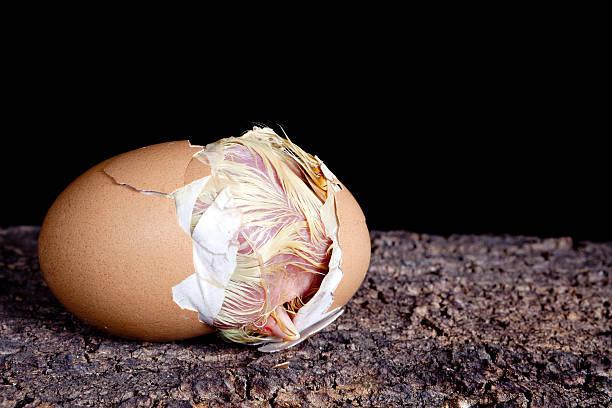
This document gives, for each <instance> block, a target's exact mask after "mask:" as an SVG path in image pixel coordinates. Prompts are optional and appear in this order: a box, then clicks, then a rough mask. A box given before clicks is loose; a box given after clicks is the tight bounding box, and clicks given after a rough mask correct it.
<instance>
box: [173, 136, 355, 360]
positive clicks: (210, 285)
mask: <svg viewBox="0 0 612 408" xmlns="http://www.w3.org/2000/svg"><path fill="white" fill-rule="evenodd" d="M213 145H214V144H213ZM213 145H208V146H206V147H205V148H204V149H203V150H202V151H201V152H198V153H196V154H195V155H194V157H195V158H198V159H199V160H201V161H202V162H204V163H205V164H207V165H209V166H211V167H212V168H213V171H214V163H215V161H216V160H222V158H221V157H219V153H218V152H216V151H215V150H214V146H213ZM315 159H316V160H317V161H318V162H319V164H320V167H321V171H322V172H323V175H324V177H325V178H326V179H327V180H328V182H329V184H328V185H330V186H332V187H331V188H329V189H328V195H327V199H326V201H325V203H324V204H323V206H322V207H321V219H322V221H323V225H324V227H325V233H326V235H327V237H328V238H329V239H330V240H331V241H332V244H331V248H330V249H331V258H330V261H329V271H328V272H327V274H326V275H325V278H323V281H322V283H321V286H320V288H319V290H318V291H317V292H316V294H315V295H314V296H313V297H312V298H311V299H310V300H309V301H308V302H307V303H306V304H305V305H304V306H302V307H301V308H300V309H299V311H298V313H297V314H296V315H295V317H294V319H293V323H294V324H295V326H296V327H297V329H298V331H299V332H300V338H299V339H297V340H293V341H282V340H281V339H278V338H276V337H268V338H266V339H264V341H262V342H261V343H257V344H262V343H268V344H266V345H264V346H262V347H260V348H259V349H258V350H260V351H263V352H275V351H279V350H283V349H286V348H289V347H292V346H295V345H296V344H298V343H300V342H302V341H304V340H305V339H307V338H308V337H309V336H311V335H313V334H314V333H316V332H318V331H320V330H322V329H323V328H325V327H326V326H327V325H329V324H330V323H331V322H333V321H334V320H335V319H337V318H338V317H339V316H340V315H341V314H342V313H343V309H342V308H336V309H334V310H330V311H328V309H329V307H330V306H331V304H332V302H333V300H334V295H333V293H334V291H335V290H336V288H337V287H338V285H339V284H340V281H341V280H342V276H343V272H342V269H341V268H340V263H341V261H342V249H341V248H340V244H339V243H338V217H337V214H336V202H335V197H334V195H335V192H336V191H340V189H341V188H342V187H341V186H340V183H339V182H338V180H337V179H336V177H335V176H334V175H333V173H332V172H331V171H329V169H328V168H327V167H326V166H325V164H323V162H322V161H321V160H320V159H319V158H317V157H315ZM208 182H212V179H211V177H210V176H207V177H204V178H201V179H199V180H196V181H194V182H192V183H190V184H188V185H186V186H184V187H181V188H179V189H177V190H175V191H174V192H172V194H171V197H173V198H174V200H175V203H176V213H177V217H178V222H179V225H180V226H181V228H182V229H183V230H184V231H185V232H186V233H187V234H189V235H190V236H191V239H192V241H193V264H194V268H195V273H194V274H192V275H190V276H189V277H187V278H186V279H185V280H183V281H182V282H180V283H179V284H177V285H175V286H174V287H173V288H172V295H173V299H174V302H176V303H177V304H178V305H179V306H180V307H181V308H183V309H188V310H193V311H196V312H198V318H199V320H200V321H201V322H203V323H206V324H208V325H212V322H213V320H214V318H215V316H216V315H217V314H218V313H219V311H220V310H221V306H222V305H223V301H224V298H225V288H226V286H227V284H228V282H229V281H230V279H231V277H232V274H233V272H234V269H235V267H236V254H237V251H238V239H237V238H238V233H239V231H240V227H241V213H240V210H239V209H238V208H236V207H235V206H234V203H233V200H232V192H231V189H230V188H229V187H226V188H224V189H223V190H221V191H220V192H219V193H218V194H217V197H216V198H215V200H214V201H213V203H212V205H211V206H210V207H208V208H207V209H206V211H205V212H204V214H203V215H202V217H201V218H200V220H199V221H198V223H197V224H196V226H195V228H194V229H193V232H191V228H190V225H191V218H192V213H193V207H194V205H195V202H196V200H197V197H198V195H199V194H200V192H201V191H202V189H203V188H204V187H205V186H206V183H208Z"/></svg>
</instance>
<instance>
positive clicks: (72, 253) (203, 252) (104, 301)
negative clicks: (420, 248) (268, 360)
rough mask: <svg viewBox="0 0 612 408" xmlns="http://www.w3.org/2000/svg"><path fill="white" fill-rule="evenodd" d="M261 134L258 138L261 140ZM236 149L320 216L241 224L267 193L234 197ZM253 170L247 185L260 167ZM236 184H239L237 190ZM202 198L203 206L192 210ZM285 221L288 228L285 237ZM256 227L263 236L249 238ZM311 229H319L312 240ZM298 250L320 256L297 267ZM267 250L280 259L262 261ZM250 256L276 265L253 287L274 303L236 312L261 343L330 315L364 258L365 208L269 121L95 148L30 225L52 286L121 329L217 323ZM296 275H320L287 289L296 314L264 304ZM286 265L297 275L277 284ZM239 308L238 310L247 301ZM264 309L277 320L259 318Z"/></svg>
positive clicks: (171, 331) (153, 332) (158, 337)
mask: <svg viewBox="0 0 612 408" xmlns="http://www.w3.org/2000/svg"><path fill="white" fill-rule="evenodd" d="M258 146H263V147H261V149H264V148H265V149H267V150H265V151H264V150H257V149H259V147H258ZM239 148H240V149H242V150H239ZM223 149H225V150H223ZM232 149H234V150H232ZM237 149H238V150H237ZM262 152H264V153H265V154H264V153H262ZM238 153H240V154H243V153H244V154H243V156H241V157H250V158H249V159H248V160H247V159H245V160H246V161H245V162H244V163H238V164H240V165H241V166H242V167H240V169H247V170H248V172H249V175H248V177H267V178H266V180H268V181H269V182H270V183H276V186H277V187H276V188H277V189H279V191H285V190H286V191H289V190H290V188H292V187H291V183H290V182H289V181H286V180H285V179H283V177H288V178H289V179H291V180H294V181H292V182H293V183H294V184H295V183H296V182H295V180H298V181H297V184H298V185H296V187H295V188H296V190H295V191H307V192H308V193H307V195H308V199H307V200H306V199H304V201H305V202H306V201H307V202H311V203H313V204H312V206H314V207H313V208H314V210H313V211H315V210H316V211H315V213H316V214H315V215H316V216H315V217H314V218H313V216H310V218H309V215H308V214H305V215H302V214H300V216H301V217H302V218H300V219H299V220H302V221H300V223H298V222H295V221H292V222H293V223H294V224H295V225H298V224H299V225H302V224H304V225H307V228H305V229H304V228H303V229H301V230H298V229H299V228H298V227H295V226H293V227H292V228H293V230H292V229H291V225H285V224H290V223H289V222H285V221H283V219H280V218H279V219H278V220H277V219H276V218H275V219H274V222H276V223H280V224H282V223H283V222H284V224H283V225H280V224H279V225H276V224H274V223H273V222H272V221H271V220H269V219H268V220H266V223H263V222H260V223H259V224H257V225H260V224H261V225H264V226H268V225H270V226H269V227H266V228H268V230H265V231H263V232H262V231H260V230H258V229H257V228H255V227H249V226H248V225H247V221H246V220H248V219H249V217H251V218H254V219H256V220H255V221H257V216H256V215H253V214H259V213H258V212H257V211H258V205H262V206H263V205H264V204H263V203H264V201H265V200H263V199H254V200H253V202H252V203H250V204H249V203H246V204H245V203H244V199H241V198H240V197H247V198H248V197H251V195H252V194H254V193H251V192H250V190H249V191H246V189H247V187H243V185H242V184H240V183H238V184H237V183H236V181H235V180H234V179H235V178H237V176H236V174H234V173H232V171H245V170H233V169H235V168H238V167H235V166H236V165H237V163H236V162H237V161H240V160H238V159H236V157H238ZM247 153H248V154H247ZM232 154H233V156H232ZM249 155H250V156H249ZM265 155H269V157H270V163H276V162H275V160H276V159H275V157H279V158H280V160H281V161H282V163H288V165H287V166H285V165H282V166H285V167H286V168H283V169H280V167H282V166H281V165H280V164H277V167H276V168H274V166H271V165H270V164H269V163H268V162H266V161H265V160H264V159H263V158H265V157H268V156H265ZM243 161H244V160H243ZM245 163H246V164H245ZM279 163H280V162H279ZM223 166H226V167H227V168H228V169H229V170H223V169H224V168H225V167H223ZM228 166H229V167H228ZM232 166H233V167H232ZM249 166H251V167H249ZM258 166H259V167H258ZM262 169H265V172H267V173H265V174H264V172H263V170H262ZM223 171H226V173H223ZM251 173H252V174H253V175H250V174H251ZM224 174H225V178H224ZM245 177H247V176H245ZM238 179H239V177H238ZM245 179H246V178H245ZM287 180H288V179H287ZM300 180H301V181H300ZM223 183H226V184H227V185H226V184H223ZM283 183H285V184H283ZM300 183H302V184H304V186H307V187H308V188H307V189H305V187H304V186H303V185H300ZM252 184H253V185H254V187H253V188H256V187H257V185H258V184H261V181H259V180H256V181H254V182H253V183H252ZM279 186H280V187H279ZM241 189H244V190H245V192H244V193H243V194H242V196H241ZM281 189H284V190H281ZM268 190H273V188H270V187H266V188H264V189H263V192H262V193H261V194H266V193H268V192H269V193H270V194H272V193H273V192H270V191H268ZM286 194H288V195H287V197H285V196H283V197H284V198H283V197H281V198H279V199H281V200H284V201H282V202H283V203H284V202H285V201H287V202H288V203H289V202H290V201H291V200H292V199H293V198H292V196H291V194H289V193H286ZM203 197H204V198H203ZM206 197H208V198H206ZM313 197H318V200H319V201H317V200H316V199H313ZM207 199H208V200H209V201H208V202H207V201H206V200H207ZM301 199H302V198H298V201H299V200H301ZM241 200H242V201H241ZM258 200H259V201H258ZM260 201H261V203H260ZM291 202H292V201H291ZM266 203H267V201H266ZM198 205H200V206H201V208H200V210H199V212H200V213H199V216H200V217H201V218H197V217H195V216H194V215H195V214H196V212H197V207H198ZM266 205H268V207H266V210H265V211H267V212H266V214H267V213H270V214H272V213H274V211H275V209H274V208H273V206H274V205H273V204H269V203H268V204H266ZM300 205H301V204H300ZM270 207H272V208H270ZM293 207H296V208H297V207H299V205H294V206H293ZM293 207H291V208H293ZM300 208H301V207H300ZM262 211H263V210H262ZM296 211H297V210H296ZM304 211H305V212H307V211H310V210H304ZM326 214H327V215H326ZM194 217H195V218H194ZM260 218H261V217H260ZM287 220H289V219H288V218H287ZM313 220H314V221H313ZM259 221H261V220H259ZM308 222H310V224H308ZM315 222H316V223H318V224H317V225H319V226H320V227H319V230H320V232H319V235H321V236H320V237H319V238H317V237H316V236H314V235H316V234H315V232H316V231H314V229H315V227H314V226H313V223H315ZM262 228H264V227H262ZM283 231H288V232H287V233H288V234H293V235H291V236H292V237H293V238H291V239H289V238H287V241H286V245H284V246H283V241H282V239H283V235H282V234H283V233H284V232H283ZM249 234H250V235H249ZM288 236H289V235H288ZM296 237H297V238H296ZM300 237H302V238H303V239H304V240H305V241H308V242H307V244H308V245H310V246H309V247H308V248H311V247H312V248H314V249H313V251H315V249H316V248H324V249H325V251H324V252H321V251H320V250H319V252H320V253H321V255H320V256H324V255H325V256H326V258H324V262H325V264H324V265H321V263H320V262H319V263H317V262H315V261H314V260H310V258H312V256H310V257H308V256H305V255H303V254H302V253H301V252H299V251H298V250H297V249H292V248H293V247H294V246H296V245H297V244H295V240H296V239H298V238H300ZM257 239H259V240H260V241H261V242H259V243H257V242H256V243H255V244H253V241H257ZM272 239H276V240H277V241H279V242H280V244H278V245H280V247H279V248H281V249H273V248H276V247H272V249H271V248H269V247H270V245H269V241H271V240H272ZM310 241H312V242H315V241H316V242H318V243H319V244H317V245H318V247H317V246H316V245H315V244H314V243H312V242H310ZM247 244H248V245H250V247H248V248H247ZM321 245H324V246H323V247H322V246H321ZM218 248H222V250H221V249H218ZM245 248H247V249H245ZM249 248H250V249H249ZM287 248H289V249H287ZM215 251H216V252H215ZM266 251H267V252H266ZM279 251H284V252H283V254H285V255H282V256H281V255H279V253H280V252H279ZM291 251H293V252H291ZM300 251H303V249H300ZM315 252H316V251H315ZM267 253H269V254H268V255H266V254H267ZM313 253H314V252H313ZM330 253H331V256H329V254H330ZM262 254H263V255H262ZM298 255H299V256H302V258H300V259H306V260H307V261H308V262H311V263H312V265H318V266H317V267H318V268H319V269H318V270H317V271H315V272H314V273H313V274H312V275H304V273H302V272H304V270H305V269H308V268H307V267H306V266H307V265H306V264H307V262H306V261H303V260H298V261H294V260H295V259H298V258H297V256H298ZM209 258H210V259H209ZM272 258H274V259H276V260H277V261H275V262H276V263H275V264H274V265H271V264H270V265H268V264H269V263H270V262H271V261H269V259H272ZM253 259H255V260H257V259H259V262H260V264H259V265H254V266H253V267H252V268H251V269H248V270H249V271H251V270H252V271H255V272H254V273H258V272H257V271H258V270H261V271H264V269H265V268H267V267H268V266H269V268H268V269H269V270H273V271H275V272H274V273H275V274H274V275H270V276H271V277H270V278H269V280H268V281H266V282H269V283H267V284H266V285H267V286H266V287H265V290H264V291H263V292H262V293H263V295H262V296H263V297H264V298H265V299H256V300H257V301H260V300H261V303H258V304H261V305H264V304H265V305H267V306H266V307H267V308H268V309H270V310H266V313H265V315H263V314H262V315H257V319H259V320H257V319H256V320H254V321H253V322H252V324H250V325H247V324H246V323H245V324H244V325H243V326H244V327H247V326H248V327H249V328H250V329H249V330H251V331H250V332H249V333H255V332H257V333H259V334H257V335H256V336H255V337H253V338H254V339H257V340H259V341H258V343H271V345H268V349H267V350H263V351H276V350H277V349H281V348H282V347H285V346H286V345H287V344H289V343H291V345H293V344H296V343H297V342H299V341H301V340H303V339H304V338H307V337H308V336H309V335H312V334H314V333H315V332H316V331H318V330H320V329H321V328H322V327H324V326H325V325H326V324H329V322H331V321H333V319H335V318H337V317H338V316H339V315H340V314H341V312H342V310H343V309H342V308H343V306H344V305H345V304H346V303H347V302H348V301H349V300H350V298H351V297H352V296H353V295H354V293H355V292H356V291H357V289H358V288H359V286H360V285H361V283H362V281H363V279H364V277H365V274H366V272H367V269H368V265H369V261H370V238H369V233H368V229H367V225H366V222H365V217H364V214H363V212H362V210H361V208H360V207H359V205H358V203H357V201H356V200H355V198H354V197H353V196H352V195H351V193H350V192H349V190H348V189H347V188H346V186H344V185H343V184H342V183H341V182H340V181H338V180H337V179H336V178H335V176H334V175H333V173H331V172H330V171H329V169H328V168H327V166H326V165H325V164H324V163H323V162H322V161H320V160H319V159H318V157H316V156H314V157H313V156H310V155H309V154H307V153H305V152H303V151H302V150H301V149H299V148H298V147H297V146H295V145H294V144H293V143H291V142H290V141H288V140H285V139H283V140H281V138H280V137H279V136H278V135H276V134H275V133H274V132H273V131H272V130H271V129H268V128H257V127H256V128H254V129H253V130H251V131H249V132H247V133H246V134H245V135H243V136H241V137H238V138H227V139H222V141H219V142H216V143H211V144H210V145H207V146H196V145H192V144H191V143H190V142H189V141H186V140H185V141H174V142H167V143H160V144H156V145H152V146H147V147H143V148H140V149H137V150H133V151H130V152H127V153H124V154H120V155H118V156H115V157H112V158H110V159H108V160H105V161H103V162H102V163H100V164H98V165H96V166H94V167H92V168H91V169H89V170H88V171H86V172H85V173H84V174H82V175H81V176H80V177H78V178H77V179H76V180H74V181H73V182H72V183H71V184H70V185H68V187H66V189H65V190H64V191H63V192H62V193H61V194H60V195H59V197H58V198H57V199H56V200H55V202H54V203H53V205H52V206H51V208H50V209H49V211H48V213H47V215H46V217H45V219H44V222H43V224H42V227H41V231H40V235H39V262H40V268H41V271H42V273H43V276H44V279H45V281H46V282H47V284H48V286H49V288H50V289H51V291H52V292H53V294H54V295H55V296H56V297H57V299H58V300H59V301H60V302H61V303H62V304H63V305H64V306H65V307H66V308H67V309H68V310H69V311H70V312H72V313H73V314H74V315H75V316H76V317H78V318H79V319H81V320H82V321H84V322H86V323H88V324H90V325H92V326H94V327H96V328H98V329H99V330H101V331H103V332H106V333H108V334H111V335H115V336H119V337H123V338H128V339H138V340H146V341H171V340H179V339H186V338H192V337H196V336H201V335H204V334H209V333H213V332H215V331H217V330H218V329H220V328H221V329H223V328H224V326H223V325H222V324H221V323H219V322H221V319H219V318H218V316H219V315H220V314H221V311H220V310H224V309H223V308H226V307H229V306H228V302H229V299H232V297H231V296H233V295H235V294H234V293H230V289H229V288H230V286H231V284H232V282H233V283H234V284H236V282H238V284H242V283H244V282H246V281H247V280H248V279H246V278H244V279H238V278H236V273H237V271H238V269H240V265H242V264H241V263H240V262H246V263H247V264H248V263H249V262H251V263H252V262H253ZM321 259H323V258H321ZM247 261H248V262H247ZM296 262H297V263H296ZM300 262H301V263H300ZM298 264H299V265H298ZM249 265H250V264H249ZM296 265H297V266H296ZM305 265H306V266H305ZM308 265H310V264H308ZM292 267H293V269H291V268H292ZM262 268H264V269H262ZM313 268H314V267H313ZM277 271H278V272H277ZM321 271H323V272H321ZM263 273H264V272H262V274H263ZM266 273H268V272H266ZM221 275H223V276H221ZM302 276H306V277H307V278H308V279H310V277H311V276H312V277H314V278H313V279H314V280H313V281H316V282H317V283H316V287H311V288H305V289H304V290H302V289H300V290H302V291H301V292H299V291H298V289H296V292H295V293H308V296H307V298H306V299H304V302H303V303H304V304H301V303H299V302H294V303H296V304H297V303H299V304H298V306H297V307H296V310H297V314H296V313H295V310H294V315H293V316H292V317H291V318H290V321H288V320H287V317H286V316H288V315H286V314H285V312H284V311H285V310H286V308H285V307H281V306H280V305H270V304H268V303H269V298H270V297H271V293H273V291H274V288H276V287H282V288H283V290H286V288H287V287H294V286H295V287H296V288H299V287H300V284H301V283H303V282H304V281H303V279H305V278H302ZM258 278H261V277H258ZM291 279H294V280H295V282H297V283H296V284H295V285H294V286H287V285H289V283H287V282H288V281H291ZM292 285H293V283H292ZM304 285H305V283H303V285H302V286H304ZM306 289H308V290H306ZM236 293H238V294H237V295H235V296H243V295H240V293H241V292H236ZM253 296H255V295H253ZM279 299H280V300H278V301H279V302H281V301H285V300H287V299H281V298H279ZM264 300H265V301H264ZM300 300H302V299H301V298H300ZM236 302H238V303H237V304H238V306H234V309H232V311H233V312H240V309H241V308H242V307H241V306H240V305H241V304H242V303H241V302H242V300H241V298H240V297H238V300H236ZM266 302H267V303H266ZM230 306H231V305H230ZM261 307H262V308H263V306H261ZM245 308H246V306H245ZM271 308H275V309H274V310H272V309H271ZM277 311H278V313H276V312H277ZM260 314H261V313H260ZM244 315H245V316H246V317H245V319H246V320H245V321H248V318H249V317H250V315H249V314H247V313H244ZM241 316H242V315H241ZM266 321H270V322H272V323H274V324H268V325H266ZM257 322H259V323H261V325H260V326H259V325H258V324H259V323H257ZM283 322H284V323H283ZM268 326H269V327H268ZM277 326H280V327H281V328H289V329H287V330H289V332H290V333H291V334H292V336H293V337H292V336H288V335H283V334H282V333H286V331H282V330H281V331H275V330H274V329H275V328H276V329H277V328H278V327H277ZM244 327H243V329H244ZM270 327H271V328H270ZM266 330H267V331H266ZM220 331H222V330H220ZM294 332H298V333H294ZM278 333H281V334H278ZM275 335H276V337H275ZM279 336H280V338H278V337H279ZM228 338H230V340H231V339H232V338H231V336H228ZM246 338H247V339H250V338H251V337H249V336H247V337H246ZM245 342H246V341H245ZM278 344H284V345H285V346H282V347H281V346H278Z"/></svg>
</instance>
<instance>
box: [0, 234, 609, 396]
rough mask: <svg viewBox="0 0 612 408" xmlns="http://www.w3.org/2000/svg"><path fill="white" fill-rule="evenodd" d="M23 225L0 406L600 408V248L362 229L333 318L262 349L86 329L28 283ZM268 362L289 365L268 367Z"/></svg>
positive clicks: (604, 344)
mask: <svg viewBox="0 0 612 408" xmlns="http://www.w3.org/2000/svg"><path fill="white" fill-rule="evenodd" d="M37 234H38V228H36V227H11V228H8V229H4V230H2V229H0V373H1V382H0V406H2V407H34V406H42V407H50V406H96V407H100V406H117V407H194V406H195V407H216V406H236V407H304V406H306V407H309V406H312V407H328V406H330V407H349V406H374V407H399V406H412V407H449V408H450V407H578V406H579V407H601V406H607V404H609V403H610V401H611V400H612V363H611V359H612V351H611V350H612V320H611V316H612V312H611V306H610V303H611V302H612V285H611V278H612V243H608V244H603V243H588V242H582V243H573V242H572V240H571V239H569V238H560V239H540V238H533V237H521V236H451V237H447V238H446V237H439V236H431V235H423V234H414V233H409V232H403V231H389V232H380V231H374V232H372V233H371V238H372V244H373V249H372V251H373V254H372V263H371V266H370V269H369V272H368V275H367V276H366V280H365V282H364V283H363V285H362V287H361V289H360V290H359V292H358V293H357V295H356V296H355V297H354V298H353V300H352V301H351V302H349V304H348V305H347V307H346V312H345V313H344V315H343V316H341V317H340V319H338V320H337V321H336V322H334V323H333V324H332V325H331V326H329V327H328V328H326V329H325V330H324V331H323V332H321V333H319V334H317V335H315V336H314V337H311V338H310V339H308V340H306V341H305V342H303V343H301V344H300V345H298V346H296V347H294V348H292V349H289V350H286V351H284V352H280V353H275V354H263V353H260V352H258V351H256V350H255V349H254V348H250V347H245V346H240V345H234V344H228V343H225V342H223V341H220V340H219V339H218V338H216V337H215V336H214V335H213V336H207V337H202V338H198V339H192V340H189V341H179V342H171V343H164V344H152V343H143V342H134V341H126V340H122V339H118V338H112V337H109V336H106V335H104V334H101V333H99V332H97V331H95V330H93V329H92V328H90V327H88V326H86V325H85V324H83V323H81V322H80V321H78V320H76V319H75V318H74V317H72V316H71V315H70V314H69V313H68V312H67V311H66V310H65V309H64V308H63V307H62V306H61V305H60V304H59V303H58V302H57V301H56V300H55V298H54V297H53V295H52V294H51V292H50V291H49V289H48V288H47V286H46V285H45V283H44V282H43V280H42V278H41V274H40V271H39V269H38V263H37V257H36V237H37ZM280 363H286V364H285V365H284V366H286V365H287V364H288V367H286V368H282V367H284V366H281V367H275V366H277V365H278V364H280Z"/></svg>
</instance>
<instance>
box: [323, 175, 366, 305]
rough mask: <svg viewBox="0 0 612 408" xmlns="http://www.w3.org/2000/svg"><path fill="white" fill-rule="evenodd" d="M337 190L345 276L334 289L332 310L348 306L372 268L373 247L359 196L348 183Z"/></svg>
mask: <svg viewBox="0 0 612 408" xmlns="http://www.w3.org/2000/svg"><path fill="white" fill-rule="evenodd" d="M335 194H336V196H335V199H336V214H337V217H338V243H339V244H340V248H342V262H340V269H342V272H343V273H344V276H343V277H342V280H341V281H340V284H339V285H338V287H337V288H336V290H335V291H334V301H333V303H332V305H331V306H330V308H329V310H330V311H331V310H333V309H335V308H337V307H341V306H344V305H345V304H346V303H347V302H348V301H349V300H350V299H351V298H352V297H353V295H354V294H355V292H357V289H359V287H360V286H361V283H362V282H363V280H364V278H365V275H366V272H367V271H368V266H369V265H370V252H371V250H372V248H371V244H370V234H369V232H368V227H367V225H366V220H365V215H364V214H363V211H362V210H361V207H359V204H357V201H356V200H355V197H353V195H352V194H351V193H350V191H349V190H348V189H347V188H346V187H345V186H344V185H342V190H340V191H338V192H336V193H335Z"/></svg>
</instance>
